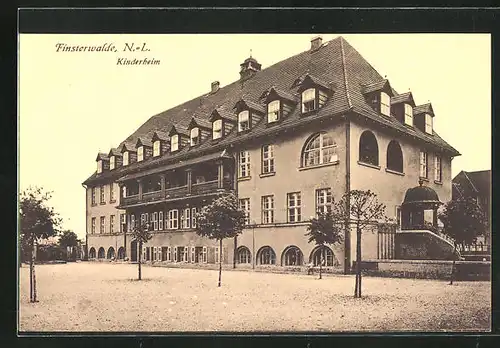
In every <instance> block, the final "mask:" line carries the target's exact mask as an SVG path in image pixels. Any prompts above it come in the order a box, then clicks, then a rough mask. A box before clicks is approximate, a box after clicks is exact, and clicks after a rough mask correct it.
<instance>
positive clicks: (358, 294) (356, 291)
mask: <svg viewBox="0 0 500 348" xmlns="http://www.w3.org/2000/svg"><path fill="white" fill-rule="evenodd" d="M356 237H357V238H356V286H355V288H354V297H358V298H359V297H361V228H360V227H359V223H358V225H357V226H356Z"/></svg>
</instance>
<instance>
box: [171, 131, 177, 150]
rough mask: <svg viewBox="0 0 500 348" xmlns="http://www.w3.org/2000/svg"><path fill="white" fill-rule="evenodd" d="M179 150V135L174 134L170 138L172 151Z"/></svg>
mask: <svg viewBox="0 0 500 348" xmlns="http://www.w3.org/2000/svg"><path fill="white" fill-rule="evenodd" d="M177 150H179V134H174V135H172V137H171V138H170V151H177Z"/></svg>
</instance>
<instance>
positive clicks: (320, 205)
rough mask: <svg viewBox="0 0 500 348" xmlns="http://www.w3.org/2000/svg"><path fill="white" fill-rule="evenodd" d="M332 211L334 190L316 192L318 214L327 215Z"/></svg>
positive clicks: (327, 189)
mask: <svg viewBox="0 0 500 348" xmlns="http://www.w3.org/2000/svg"><path fill="white" fill-rule="evenodd" d="M331 210H332V190H331V189H329V188H326V189H318V190H316V212H317V213H327V212H330V211H331Z"/></svg>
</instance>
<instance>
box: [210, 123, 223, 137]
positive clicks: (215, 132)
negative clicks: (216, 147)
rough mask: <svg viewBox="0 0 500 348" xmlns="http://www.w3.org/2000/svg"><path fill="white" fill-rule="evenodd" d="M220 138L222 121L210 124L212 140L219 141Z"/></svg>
mask: <svg viewBox="0 0 500 348" xmlns="http://www.w3.org/2000/svg"><path fill="white" fill-rule="evenodd" d="M221 137H222V120H220V119H219V120H215V121H214V122H213V123H212V139H219V138H221Z"/></svg>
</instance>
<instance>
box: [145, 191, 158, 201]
mask: <svg viewBox="0 0 500 348" xmlns="http://www.w3.org/2000/svg"><path fill="white" fill-rule="evenodd" d="M162 198H163V192H162V191H161V190H159V191H151V192H145V193H143V194H142V202H153V201H158V200H161V199H162Z"/></svg>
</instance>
